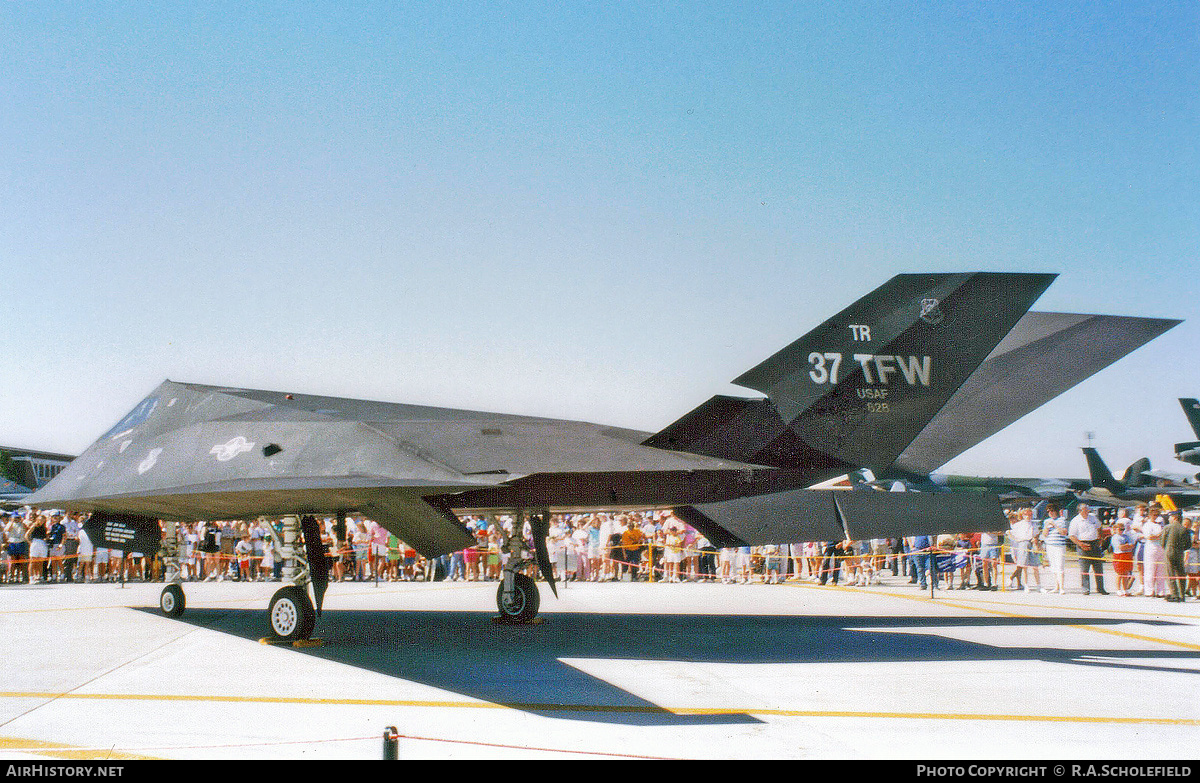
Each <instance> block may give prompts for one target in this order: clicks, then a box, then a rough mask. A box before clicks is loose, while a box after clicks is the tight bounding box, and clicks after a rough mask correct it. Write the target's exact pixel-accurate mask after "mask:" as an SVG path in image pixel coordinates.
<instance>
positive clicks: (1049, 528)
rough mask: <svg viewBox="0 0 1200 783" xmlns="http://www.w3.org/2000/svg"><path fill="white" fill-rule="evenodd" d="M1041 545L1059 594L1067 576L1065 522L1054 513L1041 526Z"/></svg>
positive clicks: (1064, 519) (1063, 518)
mask: <svg viewBox="0 0 1200 783" xmlns="http://www.w3.org/2000/svg"><path fill="white" fill-rule="evenodd" d="M1042 543H1043V544H1045V547H1046V559H1047V560H1049V561H1050V572H1051V573H1052V574H1054V581H1055V582H1056V583H1057V590H1058V592H1059V593H1062V592H1063V586H1064V584H1065V583H1066V576H1067V567H1066V562H1067V520H1066V518H1065V517H1063V516H1056V515H1055V513H1054V511H1051V512H1050V517H1049V518H1048V519H1047V520H1046V522H1045V523H1044V524H1043V525H1042Z"/></svg>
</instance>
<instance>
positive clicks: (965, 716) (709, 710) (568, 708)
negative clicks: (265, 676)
mask: <svg viewBox="0 0 1200 783" xmlns="http://www.w3.org/2000/svg"><path fill="white" fill-rule="evenodd" d="M0 698H39V699H45V698H60V699H78V700H95V701H168V702H216V703H232V704H299V705H317V706H353V707H363V706H366V707H393V708H394V707H414V708H450V709H483V710H505V709H517V710H525V711H537V712H564V713H588V712H599V713H626V714H629V713H640V714H654V713H662V712H669V713H672V714H674V715H764V716H774V717H787V718H881V719H898V720H966V721H1025V722H1042V723H1090V724H1095V723H1109V724H1159V725H1169V726H1200V720H1198V719H1193V718H1165V717H1141V718H1139V717H1114V716H1108V717H1094V716H1093V717H1089V716H1077V715H994V714H988V713H939V712H869V711H859V710H785V709H770V708H758V707H750V708H746V709H733V708H716V707H655V706H652V705H600V704H536V703H524V702H513V703H508V704H495V703H491V702H467V701H433V700H408V699H318V698H303V697H285V696H216V695H212V696H205V695H198V694H196V695H184V694H173V695H172V694H160V695H156V694H138V693H124V694H118V693H68V694H56V693H26V692H0ZM28 745H29V743H26V744H25V745H23V746H20V747H27V746H28ZM4 747H5V745H3V744H0V750H2V749H3V748H4ZM7 747H18V745H16V741H13V742H12V743H11V744H9V745H7ZM52 747H57V746H52ZM62 747H66V746H62Z"/></svg>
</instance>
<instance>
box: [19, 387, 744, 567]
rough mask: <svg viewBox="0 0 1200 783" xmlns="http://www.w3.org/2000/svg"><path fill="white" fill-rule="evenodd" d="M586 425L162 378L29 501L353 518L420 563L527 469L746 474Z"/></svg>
mask: <svg viewBox="0 0 1200 783" xmlns="http://www.w3.org/2000/svg"><path fill="white" fill-rule="evenodd" d="M646 434H647V433H639V432H631V431H627V430H621V429H617V428H609V427H604V426H602V425H598V424H588V423H585V422H569V421H558V420H553V419H539V418H534V417H525V416H510V415H505V414H490V413H481V412H474V411H461V410H454V409H448V408H432V407H426V406H415V405H403V404H395V403H384V402H372V401H367V400H351V399H343V398H332V397H319V396H310V395H300V394H286V393H283V392H271V391H260V390H254V389H234V388H224V387H215V386H204V385H200V384H188V383H176V382H173V381H166V382H164V383H163V384H161V385H160V386H159V387H158V388H157V389H155V390H154V391H153V392H152V393H151V394H150V395H149V396H148V397H146V398H145V399H144V400H142V402H141V403H139V404H138V405H137V407H135V408H134V409H133V411H131V412H130V413H129V414H128V415H127V416H125V417H124V418H123V419H122V420H121V421H120V422H118V423H117V424H116V426H114V427H113V428H112V429H111V430H109V431H108V432H107V433H105V434H104V435H103V436H101V437H100V439H99V440H97V441H96V442H95V443H94V444H93V445H92V446H91V447H89V448H88V449H87V451H85V452H84V453H83V454H81V455H80V456H79V457H77V458H76V459H75V460H74V461H73V462H72V463H71V464H70V465H69V466H68V467H67V468H65V469H64V470H63V471H62V472H61V473H60V474H59V475H58V476H56V477H55V478H54V480H52V481H51V482H50V483H48V484H47V485H46V486H45V487H43V488H42V489H41V490H39V491H38V492H36V493H34V494H32V495H30V496H29V497H28V498H26V499H25V502H27V503H29V504H30V505H34V506H40V507H43V508H61V509H64V510H68V511H85V512H93V511H107V512H113V513H121V514H130V515H134V516H137V517H142V518H145V519H151V520H152V519H176V520H200V519H206V520H212V519H245V518H250V517H257V516H260V515H266V516H281V515H284V514H307V513H312V514H332V513H336V512H339V511H346V512H358V513H362V514H365V515H367V516H369V517H371V518H372V519H374V520H376V521H377V522H379V523H380V524H381V525H383V526H384V527H386V528H387V529H388V530H390V531H391V532H393V533H395V534H396V535H397V537H399V538H400V539H402V540H403V541H405V542H406V543H408V544H410V545H411V546H412V547H413V548H415V549H416V550H417V551H418V552H420V553H421V554H423V555H425V556H426V557H431V556H436V555H441V554H445V553H447V552H453V551H457V550H459V549H463V548H464V547H467V546H470V545H472V544H474V542H475V539H474V537H472V536H471V535H470V534H468V533H467V532H466V529H465V528H464V527H463V525H462V524H461V523H459V521H458V519H457V518H456V517H455V516H454V514H453V513H451V512H450V511H449V509H448V508H447V506H446V502H445V499H446V498H447V497H452V496H454V495H456V494H459V493H463V492H466V491H468V490H480V489H486V488H491V487H496V486H497V485H500V484H505V483H507V482H509V481H511V480H514V479H518V478H520V477H522V476H524V475H528V474H530V473H538V472H547V471H559V472H571V471H595V470H603V469H606V468H609V469H612V468H622V469H625V470H634V471H637V470H662V471H677V472H687V471H690V470H702V469H703V470H728V469H741V468H744V467H748V466H743V465H740V464H738V463H731V462H728V461H722V460H718V459H713V458H710V457H704V456H700V455H694V454H676V453H672V452H667V451H662V450H658V449H651V448H647V447H644V446H642V445H640V443H639V441H640V440H642V439H644V438H645V437H646Z"/></svg>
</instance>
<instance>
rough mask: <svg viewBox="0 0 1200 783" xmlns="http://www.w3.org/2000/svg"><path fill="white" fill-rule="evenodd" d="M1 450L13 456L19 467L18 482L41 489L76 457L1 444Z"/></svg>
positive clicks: (31, 487)
mask: <svg viewBox="0 0 1200 783" xmlns="http://www.w3.org/2000/svg"><path fill="white" fill-rule="evenodd" d="M0 451H2V452H5V453H6V454H8V456H9V457H11V458H12V461H13V463H15V465H16V468H17V473H18V474H19V475H18V476H16V479H17V483H19V484H23V485H25V486H26V487H29V488H30V489H35V490H36V489H41V488H42V487H43V486H45V484H46V483H47V482H48V481H50V479H52V478H54V477H55V476H57V475H58V474H59V473H60V472H61V471H62V469H63V468H65V467H66V466H67V465H70V464H71V460H73V459H75V457H73V456H72V455H70V454H55V453H53V452H50V451H32V450H30V449H18V448H14V447H12V446H0Z"/></svg>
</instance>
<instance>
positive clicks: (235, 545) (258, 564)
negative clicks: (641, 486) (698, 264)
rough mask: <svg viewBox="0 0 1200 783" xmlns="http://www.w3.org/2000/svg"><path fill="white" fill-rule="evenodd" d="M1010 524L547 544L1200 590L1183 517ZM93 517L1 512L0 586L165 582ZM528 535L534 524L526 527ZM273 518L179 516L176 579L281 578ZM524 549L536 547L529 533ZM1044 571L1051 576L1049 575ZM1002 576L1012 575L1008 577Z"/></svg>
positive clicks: (494, 572)
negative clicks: (749, 541)
mask: <svg viewBox="0 0 1200 783" xmlns="http://www.w3.org/2000/svg"><path fill="white" fill-rule="evenodd" d="M1007 513H1008V517H1009V529H1008V530H1006V531H995V532H990V533H975V534H967V533H961V534H957V535H955V534H943V535H939V536H912V537H909V538H889V539H882V538H880V539H872V540H863V541H827V542H817V541H809V542H799V543H792V544H779V545H774V544H773V545H766V546H759V547H736V548H724V549H721V548H718V547H716V546H714V545H713V544H712V543H710V542H709V541H708V540H707V539H706V538H705V537H704V536H703V535H702V534H701V533H699V532H698V531H696V530H695V529H693V528H692V527H691V526H689V525H686V524H684V523H683V522H682V521H680V520H679V519H677V518H676V517H674V516H673V515H672V514H671V513H670V512H637V513H621V514H563V515H556V516H554V517H552V518H551V522H550V527H549V535H548V537H547V549H548V552H549V555H550V561H551V563H552V564H553V567H554V572H555V577H556V579H559V580H563V581H580V582H597V581H622V580H630V581H650V580H653V581H662V582H685V581H692V582H694V581H713V582H718V581H719V582H722V583H725V584H749V583H751V582H758V583H763V584H780V583H782V582H786V581H810V582H815V583H817V584H821V585H825V584H832V585H838V584H841V585H858V586H868V585H873V584H880V583H881V577H882V576H884V575H885V574H886V573H889V572H890V573H891V575H892V576H894V577H898V576H901V575H904V576H907V577H908V578H909V580H908V581H909V583H910V584H912V585H916V586H917V587H918V588H920V589H922V590H924V589H929V588H930V587H933V588H935V589H936V588H941V589H959V590H966V589H976V590H997V589H1001V588H1008V589H1024V590H1026V591H1029V592H1032V591H1034V590H1040V591H1041V592H1056V593H1063V592H1065V591H1066V590H1067V583H1066V561H1067V552H1068V550H1069V549H1070V550H1073V551H1074V552H1075V554H1076V557H1077V563H1078V568H1079V571H1080V576H1081V588H1082V591H1083V592H1085V593H1089V592H1090V591H1091V584H1092V582H1093V581H1094V583H1095V587H1096V591H1097V592H1098V593H1100V594H1103V595H1108V594H1109V593H1108V591H1107V590H1106V589H1105V582H1104V571H1105V569H1106V568H1111V569H1112V571H1113V574H1114V576H1115V579H1116V582H1115V589H1116V593H1117V594H1118V595H1123V596H1127V595H1135V594H1142V595H1146V596H1153V597H1161V598H1166V599H1167V600H1172V601H1182V600H1184V597H1185V595H1191V596H1197V595H1198V592H1200V590H1198V588H1200V536H1198V535H1197V534H1196V533H1197V530H1196V526H1195V523H1194V522H1193V520H1191V519H1185V518H1184V517H1183V516H1182V515H1181V514H1180V513H1179V512H1176V511H1172V512H1168V511H1165V510H1164V509H1162V508H1161V507H1159V506H1157V505H1154V504H1150V505H1146V506H1139V507H1137V508H1136V509H1135V510H1134V512H1133V514H1132V516H1131V515H1130V514H1129V512H1128V511H1126V510H1124V509H1122V510H1121V511H1120V512H1117V513H1116V516H1112V517H1110V516H1108V515H1106V516H1105V517H1104V518H1103V519H1100V518H1098V517H1097V515H1096V514H1095V513H1094V512H1092V510H1091V509H1089V507H1088V506H1086V505H1083V504H1080V505H1079V506H1078V511H1077V513H1076V515H1075V516H1074V517H1073V518H1071V519H1068V518H1067V516H1066V512H1065V511H1063V510H1060V509H1058V508H1056V507H1054V506H1053V505H1051V506H1049V507H1048V509H1047V511H1046V518H1045V519H1042V520H1038V519H1035V518H1034V512H1033V509H1030V508H1023V509H1018V510H1012V511H1009V512H1007ZM85 521H86V515H83V514H64V513H62V512H46V513H41V512H38V511H37V510H34V509H24V510H22V511H19V512H13V513H11V514H4V515H0V523H2V529H3V536H4V543H5V546H4V548H3V552H2V553H0V582H3V583H13V582H22V583H24V582H30V581H32V582H91V581H151V580H161V579H163V577H164V573H163V572H164V569H163V562H162V553H161V551H160V552H155V553H143V552H133V551H131V552H124V551H121V550H115V549H109V548H104V547H96V546H94V545H93V543H92V542H91V541H90V540H89V538H88V534H87V531H86V530H85V529H84V523H85ZM464 523H465V525H466V527H467V530H468V531H469V532H470V533H471V535H473V536H474V537H475V540H476V544H475V546H472V547H468V548H466V549H463V550H461V551H459V552H454V553H452V554H449V555H444V556H442V557H439V558H434V559H426V558H423V557H421V556H420V555H419V554H418V553H417V552H416V550H415V549H413V548H412V547H411V546H408V545H407V544H405V543H404V542H403V541H400V540H399V539H398V538H397V537H396V536H395V535H394V534H392V533H390V532H389V531H388V530H387V529H386V528H384V527H383V526H381V525H378V524H376V523H375V522H374V521H372V520H369V519H365V518H363V517H361V516H349V517H346V518H341V517H338V518H334V517H330V518H326V519H325V520H324V524H323V526H322V538H323V541H324V543H325V545H326V547H327V551H328V552H329V567H330V572H329V578H330V579H331V580H332V581H364V580H380V581H426V580H441V579H448V580H464V581H495V580H498V579H500V578H501V569H502V565H503V563H504V561H505V559H506V558H507V556H508V555H507V552H508V547H507V546H506V543H505V542H506V541H507V539H508V537H509V536H510V535H511V534H512V518H511V517H507V516H496V517H490V518H484V517H468V518H467V519H465V520H464ZM522 533H523V535H524V537H525V538H526V539H528V538H529V536H530V530H529V525H528V523H526V524H525V528H524V530H523V531H522ZM279 534H280V523H279V521H278V520H267V519H258V520H253V521H220V522H195V523H181V524H180V525H179V526H178V541H179V545H180V546H179V564H180V568H181V574H180V576H181V577H182V578H183V579H184V580H185V581H201V580H203V581H213V580H227V579H228V580H240V581H280V579H281V573H282V567H283V560H282V557H281V554H280V551H279V544H278V541H279V540H280V535H279ZM526 547H527V548H528V549H529V550H530V551H532V545H531V543H530V542H529V541H528V540H527V541H526ZM1043 570H1046V571H1047V572H1048V573H1047V577H1046V580H1045V584H1043V581H1042V572H1043ZM1005 579H1007V583H1006V584H1005V583H1003V580H1005Z"/></svg>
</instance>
